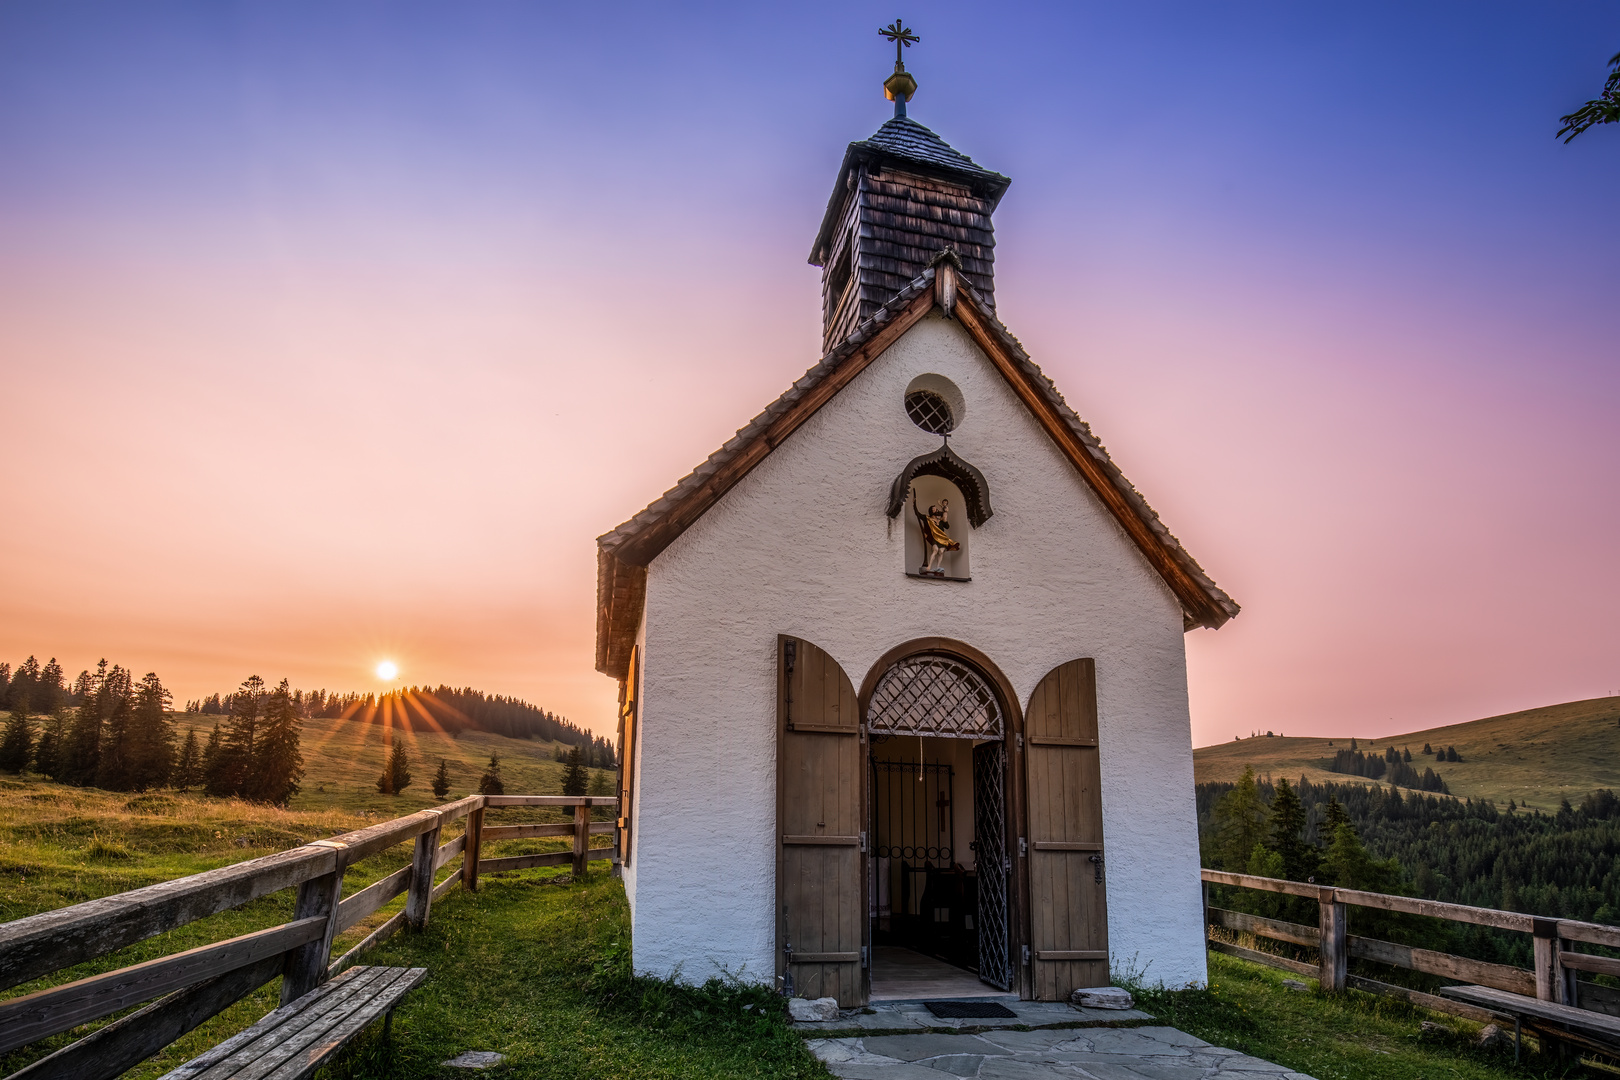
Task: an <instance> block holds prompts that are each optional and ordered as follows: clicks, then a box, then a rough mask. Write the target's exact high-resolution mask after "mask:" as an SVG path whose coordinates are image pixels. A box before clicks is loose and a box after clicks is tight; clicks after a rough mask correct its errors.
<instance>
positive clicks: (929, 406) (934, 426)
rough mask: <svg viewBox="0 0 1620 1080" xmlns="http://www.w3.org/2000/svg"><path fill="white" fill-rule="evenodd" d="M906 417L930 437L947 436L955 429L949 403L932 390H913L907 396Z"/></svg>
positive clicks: (954, 419) (954, 418)
mask: <svg viewBox="0 0 1620 1080" xmlns="http://www.w3.org/2000/svg"><path fill="white" fill-rule="evenodd" d="M906 415H907V416H909V417H911V422H912V423H913V424H916V425H917V426H918V427H920V428H922V429H923V430H924V431H926V432H928V433H929V434H930V435H949V434H950V433H951V431H952V430H954V429H955V427H956V417H954V416H953V415H951V406H950V403H949V402H948V401H946V400H945V399H944V398H943V397H941V396H940V395H939V394H936V393H934V392H933V391H932V390H913V391H911V393H909V394H907V395H906Z"/></svg>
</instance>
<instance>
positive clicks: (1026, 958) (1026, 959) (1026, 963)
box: [1024, 945, 1029, 967]
mask: <svg viewBox="0 0 1620 1080" xmlns="http://www.w3.org/2000/svg"><path fill="white" fill-rule="evenodd" d="M1024 966H1026V967H1028V966H1029V946H1028V945H1025V946H1024Z"/></svg>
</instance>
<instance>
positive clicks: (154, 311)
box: [0, 0, 1620, 745]
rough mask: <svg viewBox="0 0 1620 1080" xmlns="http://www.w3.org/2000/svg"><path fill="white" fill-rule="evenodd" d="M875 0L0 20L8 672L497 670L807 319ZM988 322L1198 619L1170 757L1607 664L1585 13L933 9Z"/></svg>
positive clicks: (536, 641)
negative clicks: (1088, 425) (825, 213)
mask: <svg viewBox="0 0 1620 1080" xmlns="http://www.w3.org/2000/svg"><path fill="white" fill-rule="evenodd" d="M897 10H898V9H895V10H891V6H884V7H878V6H876V5H872V4H867V3H842V4H840V3H827V4H816V5H805V6H800V7H798V8H789V7H787V6H785V5H758V4H755V5H740V4H734V5H723V4H720V5H705V6H703V7H689V8H677V7H675V6H673V5H657V4H622V5H614V6H612V7H601V6H585V7H581V6H578V5H575V6H572V7H564V6H563V5H552V4H526V3H499V2H488V3H479V4H454V5H452V4H426V3H386V4H385V3H359V2H357V3H347V4H342V5H331V4H322V3H314V2H291V3H287V2H275V3H272V2H268V0H266V2H259V3H200V2H199V3H169V4H163V3H147V4H141V5H129V4H121V3H103V4H85V3H73V2H61V0H11V2H9V3H6V4H4V5H0V378H3V383H0V385H3V387H4V394H3V398H0V400H3V402H4V408H3V409H0V461H3V463H4V469H5V485H4V489H3V503H0V505H3V510H0V522H3V524H0V659H3V660H8V661H10V662H12V663H13V664H15V663H16V662H18V661H20V660H21V659H22V658H23V657H24V656H26V655H28V654H29V653H35V654H38V656H39V657H40V659H41V660H44V659H45V658H47V657H49V656H56V657H58V658H59V659H60V660H61V661H62V663H63V665H64V666H65V667H67V668H68V671H69V675H70V676H71V675H72V674H74V673H76V672H77V671H78V670H79V669H81V668H84V667H89V666H92V665H93V664H94V662H95V661H96V660H97V659H98V658H100V657H102V656H106V657H108V658H109V659H111V660H113V661H114V662H118V663H123V664H125V665H126V666H129V667H132V668H134V669H135V670H136V671H137V672H145V671H147V670H156V671H158V672H159V673H160V674H161V675H162V676H163V677H164V679H165V680H166V682H167V683H168V685H169V686H170V687H171V688H172V689H173V690H174V691H175V693H176V696H177V697H178V698H180V699H185V698H188V697H199V696H201V695H203V694H206V693H210V692H214V691H220V690H228V689H230V688H231V687H233V686H234V685H235V684H236V683H238V682H239V681H240V680H241V679H242V678H243V677H245V676H246V675H248V674H250V673H258V674H261V675H263V676H264V677H266V678H268V679H271V680H277V679H280V678H281V677H282V676H288V677H290V678H291V679H292V681H293V682H294V684H295V685H300V686H306V687H318V686H319V687H326V688H328V689H344V690H347V689H362V690H365V689H377V688H379V687H380V684H379V683H378V682H377V681H376V679H375V677H374V676H373V674H372V669H373V667H374V665H375V664H376V663H377V661H379V660H381V659H383V658H392V659H394V660H396V661H397V662H398V663H399V665H400V678H401V679H402V680H403V681H407V682H411V683H440V682H448V683H454V684H458V685H467V684H470V685H474V686H477V687H479V688H482V689H486V690H489V691H493V692H501V693H509V694H516V695H519V696H522V697H525V698H527V699H529V700H531V701H534V702H535V703H537V704H540V705H542V706H544V707H546V708H549V709H552V710H554V711H557V712H559V713H563V714H566V715H568V716H569V717H571V718H572V719H574V720H576V721H577V722H580V723H582V724H584V725H586V726H589V727H591V728H593V729H595V730H596V731H598V732H603V733H606V732H610V731H611V728H612V723H613V720H612V717H613V701H614V690H615V688H614V684H613V683H612V682H611V681H610V680H608V679H607V678H606V677H604V676H602V675H599V674H597V673H596V672H595V671H593V670H592V642H593V633H594V624H593V603H594V589H595V561H594V557H595V545H594V538H595V537H596V536H597V535H598V534H599V533H602V532H604V531H606V530H607V529H609V528H611V527H613V526H614V525H617V524H618V523H619V522H620V521H622V520H624V519H625V518H626V517H628V516H629V515H631V514H632V513H634V512H635V511H636V510H638V509H640V508H641V507H642V506H644V505H645V504H646V503H648V502H649V501H651V500H652V499H653V498H655V497H657V495H658V494H659V493H661V492H662V491H663V490H664V489H665V488H666V487H668V486H669V485H670V484H671V483H672V482H673V481H674V480H675V479H677V478H678V477H679V476H681V475H682V474H684V473H685V472H687V471H688V470H689V469H690V468H691V467H692V466H693V465H694V464H696V463H697V462H698V461H700V460H702V458H703V457H705V456H706V455H707V454H708V453H709V452H710V451H711V450H713V449H714V448H715V447H716V446H718V445H719V444H720V443H722V442H723V441H725V440H726V439H727V438H728V437H729V436H730V434H731V432H732V431H733V430H734V429H735V428H737V427H738V426H739V425H741V424H742V423H743V422H744V421H746V420H747V419H748V418H749V417H751V416H752V415H754V413H755V412H757V411H758V410H759V408H760V407H761V406H763V405H764V404H765V403H766V402H768V401H770V400H771V399H772V398H773V397H775V396H776V395H777V394H778V393H780V392H781V390H782V389H783V388H784V387H786V386H787V384H788V383H789V382H791V381H792V380H793V379H794V378H796V377H797V376H798V375H800V374H801V373H802V372H803V371H804V370H805V368H807V367H808V366H809V365H810V364H811V363H812V362H814V360H815V359H816V357H817V352H818V343H819V313H818V311H819V309H818V295H819V285H818V281H819V279H818V271H817V270H815V269H814V268H813V267H810V266H808V265H807V264H806V263H805V256H806V253H807V252H808V249H809V246H810V242H811V240H812V238H813V236H814V233H815V229H816V226H817V224H818V222H819V220H820V216H821V212H822V209H823V207H824V205H825V202H826V198H827V193H828V190H829V189H830V186H831V184H832V181H833V178H834V172H835V170H836V168H837V165H838V162H839V160H840V157H841V155H842V153H843V149H844V146H845V144H846V143H848V142H849V141H851V140H853V139H860V138H864V137H865V136H867V135H868V134H870V133H871V132H872V131H873V130H875V129H876V128H877V127H878V125H879V124H881V123H882V122H883V121H884V120H885V119H886V118H887V116H888V115H889V106H888V104H887V103H886V102H885V101H883V99H882V96H881V90H880V88H879V84H880V82H881V80H882V79H883V77H884V76H885V75H887V74H888V72H889V70H890V65H891V64H892V54H891V52H890V49H889V47H888V46H887V45H886V44H885V43H884V42H883V41H882V40H881V39H880V38H878V36H877V35H876V33H875V31H876V29H877V27H878V26H879V25H880V24H882V23H886V22H889V21H891V20H892V19H893V18H894V16H895V14H896V13H897ZM904 14H905V15H906V16H907V21H908V23H910V24H911V25H913V26H914V27H915V28H916V29H917V31H918V32H919V33H920V34H921V35H922V43H921V44H920V45H919V46H917V47H916V48H915V49H912V50H911V51H910V53H909V54H908V66H909V67H910V69H911V70H912V72H913V73H914V74H915V75H916V76H917V78H918V80H919V82H920V84H921V89H920V90H919V92H918V95H917V98H916V99H915V100H914V101H913V102H912V107H911V115H912V117H913V118H914V119H917V120H918V121H920V122H921V123H924V124H926V125H928V126H929V127H931V128H933V129H934V130H935V131H937V132H938V133H939V134H940V135H941V136H943V137H944V138H945V139H947V140H948V141H950V142H951V143H952V144H953V145H955V146H956V147H957V148H958V149H960V150H962V151H963V152H965V153H967V154H970V155H972V156H973V157H974V158H975V159H976V160H978V161H979V162H981V163H982V164H984V165H986V166H988V167H990V168H994V169H997V170H999V171H1001V172H1004V173H1006V174H1008V175H1009V176H1011V177H1012V178H1013V185H1012V188H1011V189H1010V190H1009V192H1008V194H1007V196H1006V198H1005V200H1004V201H1003V203H1002V206H1001V209H1000V211H999V212H998V214H997V239H998V247H997V277H998V281H997V299H998V301H999V306H1000V315H1001V317H1002V318H1003V319H1004V320H1005V321H1006V322H1007V324H1008V325H1009V326H1010V327H1011V329H1012V330H1013V332H1014V333H1016V334H1017V335H1018V336H1019V337H1020V338H1021V339H1022V341H1023V342H1024V344H1025V345H1026V346H1027V347H1028V348H1029V350H1030V352H1031V353H1032V354H1033V355H1034V356H1035V358H1036V360H1037V361H1038V362H1039V363H1041V364H1042V365H1043V367H1044V368H1045V370H1046V372H1047V373H1048V374H1049V375H1051V376H1052V377H1053V378H1054V379H1055V380H1056V381H1057V383H1058V385H1059V387H1060V388H1062V389H1063V391H1064V392H1065V394H1066V395H1067V397H1068V399H1069V401H1070V402H1071V404H1073V405H1074V406H1075V407H1076V408H1077V409H1078V410H1079V412H1080V413H1081V415H1083V416H1085V417H1086V418H1087V419H1088V420H1090V421H1091V422H1092V424H1093V425H1094V427H1095V429H1096V430H1097V432H1098V434H1099V435H1100V436H1101V437H1102V439H1103V440H1104V441H1105V442H1106V443H1107V445H1108V447H1109V449H1110V451H1111V452H1112V453H1113V454H1114V457H1115V459H1116V460H1117V461H1118V462H1119V463H1120V464H1121V465H1122V467H1123V468H1124V469H1125V472H1126V473H1127V475H1129V476H1130V477H1131V479H1132V480H1133V481H1134V482H1135V483H1136V485H1137V486H1138V487H1139V488H1140V489H1141V490H1142V491H1143V492H1144V493H1145V494H1146V495H1147V497H1148V499H1149V500H1150V501H1151V502H1152V503H1153V505H1154V506H1155V507H1156V508H1157V509H1158V511H1159V512H1160V514H1161V515H1162V516H1163V517H1164V519H1165V520H1166V522H1167V523H1168V524H1169V525H1170V527H1171V529H1172V530H1173V531H1175V532H1176V533H1177V534H1178V535H1179V536H1180V538H1181V539H1182V540H1183V542H1184V543H1186V545H1187V546H1188V547H1189V548H1190V549H1191V550H1192V552H1193V553H1194V554H1195V556H1196V557H1197V558H1198V559H1199V560H1200V561H1201V562H1202V563H1203V565H1204V566H1205V568H1206V569H1208V570H1209V571H1210V572H1211V573H1212V574H1213V575H1214V577H1215V578H1216V580H1217V581H1219V582H1220V583H1221V584H1222V585H1223V586H1224V587H1225V588H1226V589H1227V590H1228V591H1230V592H1231V593H1232V594H1233V595H1234V596H1235V597H1236V598H1237V599H1238V600H1239V601H1240V602H1241V603H1242V604H1243V605H1244V611H1243V614H1242V615H1240V616H1239V617H1238V618H1237V619H1236V620H1235V621H1233V622H1232V623H1230V624H1229V625H1228V626H1226V627H1225V628H1223V629H1222V630H1220V631H1218V632H1210V631H1195V632H1193V633H1192V634H1191V635H1189V637H1188V651H1189V656H1190V665H1191V669H1190V677H1191V687H1192V710H1193V731H1194V741H1195V742H1196V743H1198V744H1200V745H1201V744H1204V743H1209V742H1215V741H1222V740H1226V739H1230V738H1231V737H1232V736H1233V735H1234V734H1239V733H1241V734H1244V735H1247V734H1248V733H1249V732H1251V731H1253V730H1256V729H1258V730H1262V731H1263V730H1267V729H1272V730H1276V731H1279V732H1287V733H1289V734H1316V733H1322V734H1327V733H1333V734H1351V733H1353V734H1358V735H1366V736H1374V735H1381V734H1386V733H1392V732H1396V731H1402V730H1412V729H1415V728H1419V727H1424V726H1428V725H1431V724H1436V723H1445V722H1452V721H1458V720H1465V719H1471V718H1474V717H1477V716H1482V715H1488V714H1493V713H1500V712H1506V711H1509V710H1513V709H1519V708H1525V707H1530V706H1535V705H1542V704H1548V703H1551V702H1556V701H1565V700H1570V699H1575V698H1582V697H1593V696H1598V695H1603V694H1608V693H1612V692H1615V691H1617V690H1620V620H1617V617H1616V614H1615V612H1616V608H1617V600H1620V565H1617V560H1616V558H1615V552H1616V549H1617V547H1620V400H1617V397H1620V301H1617V300H1616V296H1617V292H1620V289H1617V286H1620V257H1617V255H1616V252H1620V211H1617V210H1616V201H1615V191H1616V190H1617V188H1616V178H1617V177H1620V129H1617V128H1615V127H1608V128H1601V127H1600V128H1596V129H1593V130H1592V131H1590V132H1588V133H1587V134H1585V135H1583V136H1581V137H1580V138H1578V139H1576V140H1575V141H1574V142H1573V143H1572V144H1570V145H1568V146H1565V145H1563V144H1561V143H1559V142H1557V141H1555V140H1554V138H1553V132H1554V131H1555V130H1556V128H1557V126H1558V123H1557V118H1558V117H1559V116H1560V115H1561V114H1563V113H1566V112H1569V111H1570V110H1572V109H1573V108H1575V107H1576V106H1578V105H1579V104H1581V103H1582V102H1583V101H1585V100H1586V99H1587V98H1589V97H1592V96H1594V95H1595V94H1596V92H1597V90H1598V89H1599V87H1600V86H1601V84H1602V81H1603V77H1604V74H1605V64H1606V61H1607V60H1608V58H1609V56H1610V55H1611V54H1613V53H1614V52H1615V51H1616V50H1617V49H1620V8H1616V7H1615V6H1614V5H1613V4H1609V3H1546V4H1535V5H1526V4H1516V3H1513V4H1509V3H1501V4H1492V3H1461V2H1458V3H1447V4H1412V3H1387V4H1356V5H1345V4H1340V5H1299V4H1294V3H1271V4H1262V3H1253V4H1222V5H1209V4H1205V3H1180V4H1172V3H1155V4H1132V5H1116V4H1103V3H1080V4H1045V5H1038V4H1024V5H1019V4H1010V5H1000V6H994V7H991V8H986V7H984V6H983V5H978V4H966V3H930V4H928V5H926V6H925V7H921V8H918V9H915V10H908V11H905V12H904Z"/></svg>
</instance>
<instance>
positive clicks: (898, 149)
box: [810, 116, 1012, 349]
mask: <svg viewBox="0 0 1620 1080" xmlns="http://www.w3.org/2000/svg"><path fill="white" fill-rule="evenodd" d="M1010 183H1012V181H1011V180H1009V179H1008V178H1007V177H1005V176H1002V175H1001V174H1000V173H997V172H991V171H990V170H989V169H985V168H982V167H980V166H979V165H977V164H975V163H974V161H973V159H972V158H970V157H968V156H967V155H966V154H963V153H960V152H958V151H957V150H955V149H953V148H952V147H951V146H950V144H948V143H946V142H945V140H944V139H941V138H940V137H939V136H938V135H935V134H934V133H933V132H932V131H929V130H928V129H927V128H925V127H923V126H922V125H921V124H919V123H917V122H916V121H915V120H911V119H908V118H906V117H904V116H897V117H895V118H894V119H893V120H890V121H889V122H888V123H886V124H884V125H883V126H882V127H880V128H878V130H877V132H876V133H875V134H874V135H873V136H872V137H871V138H869V139H866V140H864V141H862V142H853V143H850V144H849V149H848V150H847V151H845V153H844V163H843V165H842V166H840V167H839V170H838V180H837V182H836V183H835V184H834V185H833V193H832V198H831V199H829V200H828V202H827V213H826V216H824V217H823V218H822V221H821V231H820V232H819V233H818V234H817V236H816V242H815V246H814V247H812V248H811V251H810V262H811V264H812V265H814V266H820V267H822V268H823V273H822V277H821V281H822V311H823V318H822V340H823V345H824V347H825V348H828V349H831V348H832V347H833V346H834V345H836V344H837V343H838V342H840V341H843V340H844V339H845V338H846V337H848V336H849V334H850V333H851V332H852V331H853V330H854V329H855V327H857V326H859V325H860V324H861V323H862V322H864V321H865V320H867V319H869V318H871V317H872V315H873V314H874V313H875V312H876V311H877V310H878V309H879V308H881V307H882V306H883V305H884V304H886V303H888V302H889V301H890V300H891V299H893V298H894V295H895V294H896V293H898V292H899V291H900V290H901V289H904V288H905V287H906V285H907V284H909V283H910V282H911V281H913V280H914V279H915V278H916V277H917V275H918V274H920V273H922V271H923V269H924V268H925V267H926V266H928V264H929V260H931V259H933V258H934V256H936V255H938V254H939V252H940V250H941V249H942V248H951V249H953V250H954V251H955V252H956V253H957V256H958V257H959V259H960V260H961V264H962V273H963V276H964V277H965V278H966V279H967V280H968V281H969V282H970V283H971V284H972V285H973V288H974V289H975V291H977V293H978V294H979V296H980V297H981V298H983V300H984V303H985V305H986V307H987V308H988V309H989V310H990V311H992V312H993V311H994V310H995V246H996V238H995V231H994V227H993V226H992V225H991V222H990V215H991V213H992V212H994V210H995V208H996V204H997V203H999V202H1000V201H1001V196H1002V193H1004V192H1005V191H1006V190H1007V185H1008V184H1010Z"/></svg>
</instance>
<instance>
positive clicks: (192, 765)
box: [174, 728, 202, 791]
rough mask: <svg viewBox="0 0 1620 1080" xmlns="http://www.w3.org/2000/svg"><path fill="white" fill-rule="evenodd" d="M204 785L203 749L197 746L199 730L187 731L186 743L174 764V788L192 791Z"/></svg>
mask: <svg viewBox="0 0 1620 1080" xmlns="http://www.w3.org/2000/svg"><path fill="white" fill-rule="evenodd" d="M200 783H202V748H201V747H200V746H198V745H197V729H196V728H187V729H186V741H185V743H184V745H182V746H181V747H180V757H179V759H178V760H177V761H175V763H174V786H175V787H177V788H179V789H180V790H181V791H190V790H191V789H192V788H194V787H196V786H197V785H198V784H200Z"/></svg>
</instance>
